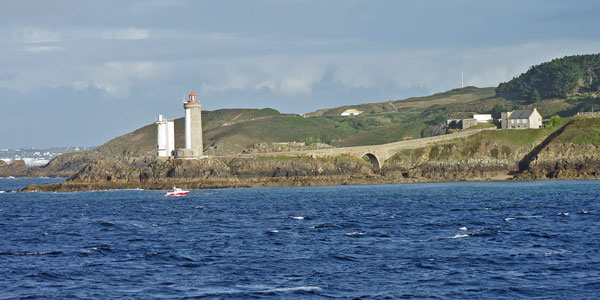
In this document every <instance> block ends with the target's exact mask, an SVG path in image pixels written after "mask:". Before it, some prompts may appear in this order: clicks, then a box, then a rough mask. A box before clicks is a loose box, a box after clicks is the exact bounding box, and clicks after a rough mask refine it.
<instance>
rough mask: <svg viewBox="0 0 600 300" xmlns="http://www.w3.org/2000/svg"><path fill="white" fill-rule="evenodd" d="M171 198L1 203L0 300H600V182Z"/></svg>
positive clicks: (104, 196)
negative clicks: (68, 299)
mask: <svg viewBox="0 0 600 300" xmlns="http://www.w3.org/2000/svg"><path fill="white" fill-rule="evenodd" d="M11 180H12V181H11ZM15 180H17V181H20V183H24V184H23V186H25V185H26V183H27V182H26V181H27V179H0V190H2V189H14V187H12V186H13V185H15V182H16V181H15ZM30 180H31V179H30ZM35 181H37V183H40V181H43V180H41V179H36V180H35ZM163 194H164V192H161V191H141V190H126V191H106V192H79V193H18V194H17V193H3V194H0V299H13V298H16V299H18V298H47V299H57V298H72V299H90V298H95V299H98V298H127V299H187V298H190V299H194V298H207V299H213V298H214V299H353V298H360V299H399V298H431V299H513V298H541V299H549V298H554V299H597V298H598V297H599V295H600V227H599V225H600V201H599V199H600V181H541V182H492V183H435V184H400V185H364V186H341V187H307V188H250V189H223V190H194V191H192V193H191V195H190V196H188V197H185V198H176V199H173V198H166V197H164V196H163Z"/></svg>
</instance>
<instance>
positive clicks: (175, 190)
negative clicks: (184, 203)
mask: <svg viewBox="0 0 600 300" xmlns="http://www.w3.org/2000/svg"><path fill="white" fill-rule="evenodd" d="M189 192H190V191H186V190H182V189H180V188H178V187H173V190H172V191H168V192H167V193H166V194H165V196H167V197H180V196H187V194H188V193H189Z"/></svg>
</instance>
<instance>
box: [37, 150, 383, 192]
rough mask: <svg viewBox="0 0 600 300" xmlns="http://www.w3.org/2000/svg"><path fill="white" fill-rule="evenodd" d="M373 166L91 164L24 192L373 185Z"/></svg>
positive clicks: (295, 161) (216, 161) (290, 161)
mask: <svg viewBox="0 0 600 300" xmlns="http://www.w3.org/2000/svg"><path fill="white" fill-rule="evenodd" d="M376 178H377V176H376V175H375V174H374V172H373V170H372V169H371V166H370V165H369V164H368V163H367V162H366V161H363V160H361V159H358V158H354V157H345V156H339V157H335V158H333V159H313V158H310V157H294V158H292V157H257V158H233V159H229V160H226V159H224V158H207V159H201V160H166V161H160V160H158V161H154V162H152V163H150V164H148V165H146V166H142V167H135V166H131V165H127V164H125V163H123V162H120V161H116V160H97V161H92V162H90V163H89V164H87V165H86V166H85V167H83V168H82V169H81V170H80V171H79V172H77V173H76V174H75V175H73V176H71V178H69V179H68V180H67V181H66V182H63V183H57V184H51V185H47V186H43V187H35V186H34V187H27V188H26V190H30V191H31V190H45V191H72V190H96V189H116V188H145V189H168V188H171V187H172V186H173V185H174V184H176V185H178V186H181V187H186V188H219V187H247V186H284V185H286V186H287V185H338V184H350V183H365V182H369V183H377V182H378V181H377V179H376Z"/></svg>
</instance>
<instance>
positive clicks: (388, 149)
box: [239, 128, 496, 169]
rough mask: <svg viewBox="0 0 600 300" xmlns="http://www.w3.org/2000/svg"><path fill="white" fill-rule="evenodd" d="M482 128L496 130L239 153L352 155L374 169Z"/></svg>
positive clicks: (257, 154)
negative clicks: (405, 153) (404, 152)
mask: <svg viewBox="0 0 600 300" xmlns="http://www.w3.org/2000/svg"><path fill="white" fill-rule="evenodd" d="M482 130H496V129H495V128H486V129H476V130H468V131H461V132H457V133H452V134H445V135H438V136H432V137H426V138H421V139H414V140H407V141H400V142H394V143H389V144H381V145H370V146H356V147H342V148H328V149H318V150H302V151H289V152H268V153H256V154H254V153H253V154H240V155H239V156H242V157H256V156H281V155H285V156H313V157H332V156H337V155H342V154H347V155H352V156H356V157H360V158H362V159H365V160H367V161H368V162H370V163H371V164H372V165H373V168H374V169H381V167H383V163H384V162H385V161H386V160H387V159H389V158H390V157H392V156H393V155H394V154H396V153H398V152H399V151H401V150H406V149H417V148H422V147H425V146H429V145H432V144H435V143H439V142H445V141H450V140H453V139H458V138H464V137H468V136H471V135H474V134H476V133H479V132H481V131H482Z"/></svg>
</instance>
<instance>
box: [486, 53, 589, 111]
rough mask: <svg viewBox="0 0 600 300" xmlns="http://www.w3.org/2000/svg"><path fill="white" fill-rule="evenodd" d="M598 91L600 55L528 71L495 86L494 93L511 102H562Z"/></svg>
mask: <svg viewBox="0 0 600 300" xmlns="http://www.w3.org/2000/svg"><path fill="white" fill-rule="evenodd" d="M599 90H600V54H591V55H575V56H565V57H563V58H557V59H554V60H552V61H550V62H545V63H542V64H539V65H537V66H533V67H531V68H530V69H529V70H528V71H527V72H525V73H523V74H521V75H520V76H518V77H515V78H513V79H512V80H510V81H508V82H503V83H501V84H500V85H498V88H497V89H496V93H497V94H498V95H503V96H507V97H512V98H520V99H528V100H541V99H550V98H565V97H567V96H569V95H573V94H577V93H594V94H595V93H597V92H598V91H599Z"/></svg>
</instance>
